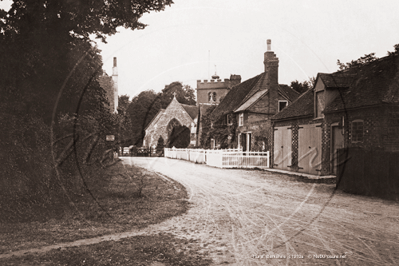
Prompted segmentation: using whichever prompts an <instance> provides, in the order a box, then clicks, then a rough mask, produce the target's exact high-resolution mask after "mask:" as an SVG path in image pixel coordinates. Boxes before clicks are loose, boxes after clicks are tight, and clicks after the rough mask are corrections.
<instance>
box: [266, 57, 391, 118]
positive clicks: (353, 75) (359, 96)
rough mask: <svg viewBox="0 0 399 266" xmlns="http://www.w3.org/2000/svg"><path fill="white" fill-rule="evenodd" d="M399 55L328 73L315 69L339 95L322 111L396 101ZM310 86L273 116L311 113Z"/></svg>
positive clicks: (312, 107)
mask: <svg viewBox="0 0 399 266" xmlns="http://www.w3.org/2000/svg"><path fill="white" fill-rule="evenodd" d="M398 66H399V56H387V57H384V58H381V59H378V60H376V61H373V62H371V63H369V64H367V65H363V66H361V67H356V68H352V69H348V70H346V71H339V72H335V73H332V74H324V73H319V74H318V75H317V78H320V79H321V80H322V81H323V83H324V85H325V86H326V87H327V89H336V90H339V92H340V95H339V96H338V97H336V98H335V99H334V100H333V101H332V102H331V103H330V104H329V105H328V106H326V107H325V109H324V113H328V112H334V111H342V110H345V109H351V108H357V107H367V106H373V105H377V104H381V103H395V104H399V67H398ZM313 112H314V97H313V89H310V90H308V91H307V92H305V93H304V94H302V95H301V96H300V97H299V98H298V99H297V100H296V101H295V102H293V103H292V104H291V105H288V106H287V107H286V108H284V110H282V111H281V112H280V113H278V114H276V115H275V116H273V120H280V119H291V118H292V119H295V118H298V117H303V116H313Z"/></svg>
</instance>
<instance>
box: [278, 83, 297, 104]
mask: <svg viewBox="0 0 399 266" xmlns="http://www.w3.org/2000/svg"><path fill="white" fill-rule="evenodd" d="M278 91H279V92H280V93H281V94H282V95H284V96H285V97H287V98H288V100H289V101H291V102H293V101H295V100H296V99H298V97H299V95H301V94H300V93H299V92H297V91H296V90H294V89H292V88H291V87H290V86H288V85H285V84H279V85H278Z"/></svg>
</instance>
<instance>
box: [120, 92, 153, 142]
mask: <svg viewBox="0 0 399 266" xmlns="http://www.w3.org/2000/svg"><path fill="white" fill-rule="evenodd" d="M157 97H158V95H157V94H156V93H155V92H154V91H152V90H148V91H143V92H141V93H140V94H139V95H137V96H135V97H133V99H132V102H131V103H130V104H129V106H128V108H127V111H126V112H127V115H128V116H129V118H130V121H131V123H132V125H133V128H132V141H133V144H134V145H137V146H141V145H142V141H143V138H144V135H145V132H144V129H145V127H146V126H147V125H148V123H149V122H150V121H151V120H152V119H153V118H154V116H155V115H156V114H157V113H158V111H159V110H160V109H161V105H160V102H159V101H157V99H158V98H157Z"/></svg>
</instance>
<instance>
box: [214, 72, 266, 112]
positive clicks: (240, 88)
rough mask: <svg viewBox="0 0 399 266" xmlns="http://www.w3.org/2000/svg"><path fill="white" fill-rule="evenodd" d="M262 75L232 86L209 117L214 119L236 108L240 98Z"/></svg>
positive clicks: (243, 96) (241, 98)
mask: <svg viewBox="0 0 399 266" xmlns="http://www.w3.org/2000/svg"><path fill="white" fill-rule="evenodd" d="M261 76H262V75H258V76H256V77H253V78H251V79H248V80H246V81H244V82H242V83H240V84H238V85H236V86H234V87H233V88H232V89H231V90H230V91H229V92H228V93H227V94H226V96H225V97H224V99H223V100H222V102H221V103H220V104H219V105H218V106H217V107H216V109H215V110H214V111H213V112H212V115H211V118H212V119H216V118H218V117H220V116H222V115H224V114H227V113H230V112H232V111H234V110H235V109H236V108H238V107H239V106H240V104H241V102H242V100H243V99H244V98H245V97H246V96H247V94H248V93H249V92H250V91H251V90H252V89H253V87H254V86H255V85H256V83H257V82H258V81H259V79H260V77H261Z"/></svg>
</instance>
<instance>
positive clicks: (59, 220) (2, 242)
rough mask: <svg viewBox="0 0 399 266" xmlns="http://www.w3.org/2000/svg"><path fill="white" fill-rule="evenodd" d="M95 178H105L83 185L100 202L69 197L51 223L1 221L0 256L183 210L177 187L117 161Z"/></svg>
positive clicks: (138, 224) (140, 223)
mask: <svg viewBox="0 0 399 266" xmlns="http://www.w3.org/2000/svg"><path fill="white" fill-rule="evenodd" d="M99 178H107V179H108V180H106V181H107V182H103V181H104V180H98V181H96V180H93V179H90V180H88V181H87V182H88V183H87V185H88V188H89V189H90V191H91V194H92V195H94V197H95V198H96V201H97V202H98V203H99V204H97V202H96V201H95V200H94V199H93V198H92V197H91V196H90V194H89V193H83V194H81V195H70V198H71V199H72V200H71V201H67V202H66V203H65V204H66V205H67V207H66V208H60V210H59V211H58V212H55V213H56V214H57V215H54V216H53V217H50V219H47V220H45V221H38V220H34V221H30V222H19V223H15V222H13V223H11V222H9V223H7V222H3V223H1V224H0V253H9V252H12V251H16V250H21V249H29V248H37V247H41V246H46V245H53V244H56V243H62V242H71V241H75V240H79V239H84V238H91V237H96V236H101V235H106V234H112V233H120V232H126V231H131V230H133V229H135V228H136V229H139V228H143V227H146V226H147V225H149V224H156V223H160V222H162V221H163V220H165V219H167V218H170V217H172V216H176V215H180V214H182V213H184V212H186V210H187V208H188V206H187V205H188V204H187V201H186V199H187V192H186V190H185V188H184V187H183V186H182V185H181V184H179V183H177V182H173V181H166V180H164V179H163V178H161V177H159V176H158V175H157V174H155V173H151V172H147V171H145V170H144V169H140V168H137V167H134V166H124V165H123V164H122V163H118V164H116V165H115V166H113V167H111V168H109V169H107V175H104V177H99ZM104 184H107V186H104ZM140 190H141V191H140ZM63 207H65V206H63ZM60 213H61V214H60Z"/></svg>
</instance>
